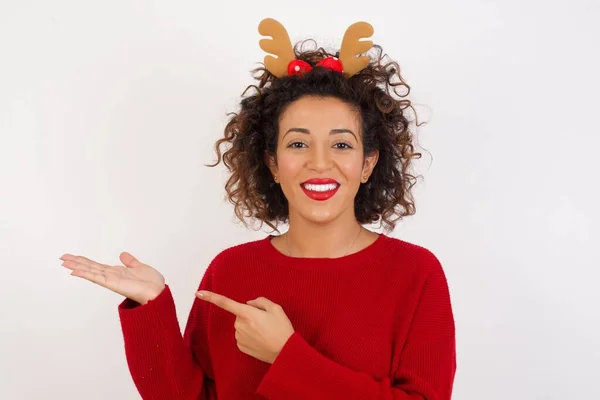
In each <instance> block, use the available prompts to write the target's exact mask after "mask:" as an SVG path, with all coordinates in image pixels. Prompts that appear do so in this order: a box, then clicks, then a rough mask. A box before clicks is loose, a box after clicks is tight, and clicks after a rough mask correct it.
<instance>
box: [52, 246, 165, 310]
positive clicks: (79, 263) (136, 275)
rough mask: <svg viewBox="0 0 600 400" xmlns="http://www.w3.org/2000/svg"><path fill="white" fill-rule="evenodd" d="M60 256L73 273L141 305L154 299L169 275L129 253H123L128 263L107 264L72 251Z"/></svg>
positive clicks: (123, 258) (122, 257)
mask: <svg viewBox="0 0 600 400" xmlns="http://www.w3.org/2000/svg"><path fill="white" fill-rule="evenodd" d="M60 259H61V260H63V263H62V265H63V266H64V267H65V268H68V269H70V270H72V272H71V275H73V276H78V277H81V278H84V279H87V280H88V281H90V282H93V283H96V284H98V285H100V286H103V287H105V288H107V289H109V290H112V291H113V292H115V293H118V294H120V295H123V296H125V297H128V298H130V299H131V300H134V301H136V302H138V303H140V304H145V303H147V302H148V300H152V299H154V298H155V297H156V296H158V295H159V294H160V292H162V290H163V289H164V287H165V278H164V277H163V276H162V274H161V273H160V272H158V271H157V270H155V269H154V268H152V267H151V266H149V265H146V264H143V263H141V262H140V261H138V260H137V259H136V258H135V257H134V256H132V255H131V254H129V253H127V252H123V253H121V255H120V256H119V259H120V260H121V262H122V263H123V264H124V265H125V266H120V265H119V266H110V265H104V264H100V263H97V262H95V261H92V260H90V259H88V258H86V257H83V256H74V255H71V254H65V255H63V256H62V257H60Z"/></svg>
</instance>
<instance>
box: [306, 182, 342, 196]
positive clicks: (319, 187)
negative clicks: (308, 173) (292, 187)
mask: <svg viewBox="0 0 600 400" xmlns="http://www.w3.org/2000/svg"><path fill="white" fill-rule="evenodd" d="M300 186H301V187H302V191H303V192H304V194H306V195H307V196H308V197H310V198H311V199H313V200H317V201H324V200H327V199H330V198H331V197H333V195H335V194H336V192H337V191H338V189H339V187H340V184H339V183H338V182H337V181H336V180H335V179H331V178H313V179H309V180H307V181H305V182H303V183H302V184H301V185H300Z"/></svg>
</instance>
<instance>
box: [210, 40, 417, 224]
mask: <svg viewBox="0 0 600 400" xmlns="http://www.w3.org/2000/svg"><path fill="white" fill-rule="evenodd" d="M308 42H313V43H314V41H313V40H305V41H302V42H300V43H298V44H296V45H295V46H294V53H295V55H296V59H300V60H303V61H306V62H308V63H309V64H310V65H311V66H312V67H313V69H312V70H311V71H310V72H307V73H304V74H303V75H302V76H285V77H281V78H277V77H275V76H274V75H272V74H271V73H270V72H269V71H268V70H267V69H266V68H265V67H264V65H263V66H262V67H259V68H257V69H255V70H253V71H252V72H253V74H254V78H255V79H256V80H258V84H257V85H250V86H248V87H247V88H246V90H244V92H243V93H242V100H241V103H240V110H239V112H238V113H230V114H228V115H229V116H230V117H231V118H230V119H229V121H228V123H227V124H226V126H225V131H224V135H223V137H222V138H220V139H219V140H217V142H216V143H215V151H216V154H217V161H216V162H215V163H214V164H209V165H208V166H210V167H214V166H216V165H218V164H219V163H221V162H223V164H224V165H225V166H226V167H227V169H228V170H229V172H230V176H229V179H228V180H227V182H226V185H225V190H226V193H227V194H226V198H227V199H228V200H229V201H230V202H231V203H232V204H233V205H234V206H235V215H236V216H237V218H238V219H239V220H240V221H241V222H242V223H244V224H245V225H246V226H248V223H247V222H248V220H250V219H254V220H257V221H259V222H260V226H262V225H263V223H265V224H267V225H268V226H270V227H271V228H272V229H273V230H277V224H278V223H280V222H282V223H286V222H288V218H289V214H288V202H287V200H286V198H285V196H284V194H283V191H282V190H281V187H280V186H279V185H277V184H275V182H274V180H273V177H272V174H271V172H270V170H269V168H268V165H267V163H266V161H265V154H267V155H270V156H272V157H274V158H275V155H276V149H277V134H278V125H279V118H280V116H281V114H282V112H283V111H284V110H285V108H286V107H287V106H288V105H290V104H291V103H292V102H294V101H295V100H298V99H299V98H301V97H303V96H318V97H335V98H337V99H340V100H342V101H344V102H345V103H347V104H349V105H351V106H352V107H354V108H356V109H357V110H358V111H359V114H360V120H361V125H362V129H361V133H362V134H361V139H362V144H363V148H364V155H369V154H372V153H373V152H374V151H379V159H378V162H377V164H376V165H375V168H374V170H373V173H372V175H371V177H370V179H369V180H368V181H367V182H366V183H363V184H361V185H360V187H359V190H358V193H357V195H356V198H355V200H354V209H355V215H356V219H357V221H358V222H359V223H361V224H369V223H375V222H377V221H379V222H380V225H382V226H383V227H384V229H385V230H386V231H391V230H392V229H393V228H394V227H395V225H396V222H397V221H398V220H400V219H401V218H403V217H405V216H409V215H413V214H414V213H415V204H414V198H413V194H412V193H411V189H412V187H413V186H414V185H415V183H416V181H417V177H416V176H414V175H412V174H411V173H410V171H411V168H412V165H411V163H412V160H413V159H415V158H420V157H421V153H418V152H415V146H414V144H413V134H412V133H411V132H410V130H409V125H410V121H409V120H408V118H407V115H406V113H407V112H406V110H407V109H408V108H410V109H411V110H412V111H413V112H414V111H415V110H414V107H413V106H412V104H411V101H410V100H408V99H406V98H405V97H406V96H408V94H409V93H410V87H409V86H408V84H407V83H406V82H405V81H404V80H403V78H402V76H401V74H400V68H399V66H398V63H397V62H395V61H389V60H388V58H387V55H382V54H383V52H382V49H381V47H380V46H378V45H375V46H373V48H372V51H373V50H375V52H376V53H377V54H375V55H373V54H368V55H369V58H370V60H371V61H370V63H369V65H368V66H367V67H366V68H365V69H363V70H362V71H360V72H358V73H357V74H355V75H353V76H351V77H349V78H348V77H345V76H344V75H342V74H341V73H339V72H335V71H332V70H330V69H327V68H323V67H318V66H315V65H316V64H317V63H318V62H319V61H320V60H322V59H323V58H326V57H329V56H339V53H337V54H331V53H329V52H327V51H326V50H325V49H323V48H322V47H319V48H317V49H312V50H311V49H308V50H303V48H304V44H305V43H308ZM372 51H371V52H369V53H372ZM398 89H404V93H399V91H398ZM250 91H253V93H249V92H250ZM414 114H415V116H416V113H414ZM416 126H419V123H418V121H417V124H416ZM222 146H226V147H227V148H226V150H225V151H224V152H223V153H222V150H221V147H222ZM275 160H276V158H275Z"/></svg>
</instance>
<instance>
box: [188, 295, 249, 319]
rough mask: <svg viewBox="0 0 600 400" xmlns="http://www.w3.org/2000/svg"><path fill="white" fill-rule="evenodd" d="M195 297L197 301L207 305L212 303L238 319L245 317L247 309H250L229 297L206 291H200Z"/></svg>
mask: <svg viewBox="0 0 600 400" xmlns="http://www.w3.org/2000/svg"><path fill="white" fill-rule="evenodd" d="M196 296H197V297H198V298H199V299H201V300H204V301H208V302H209V303H212V304H214V305H216V306H217V307H220V308H222V309H223V310H225V311H229V312H230V313H232V314H235V315H237V316H238V317H245V316H246V315H247V309H248V308H251V307H250V306H249V305H247V304H243V303H238V302H237V301H235V300H232V299H230V298H229V297H225V296H223V295H221V294H217V293H213V292H209V291H207V290H200V291H199V292H197V293H196Z"/></svg>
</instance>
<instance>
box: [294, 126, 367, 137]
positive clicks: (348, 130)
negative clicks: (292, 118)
mask: <svg viewBox="0 0 600 400" xmlns="http://www.w3.org/2000/svg"><path fill="white" fill-rule="evenodd" d="M290 132H300V133H310V131H309V130H308V129H306V128H290V129H288V130H287V132H286V133H285V134H284V135H283V137H282V139H283V138H284V137H285V135H287V134H288V133H290ZM340 133H349V134H351V135H352V136H354V138H355V139H356V140H358V138H357V137H356V135H355V134H354V132H352V131H351V130H350V129H346V128H337V129H332V130H330V131H329V134H330V135H335V134H340Z"/></svg>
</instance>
